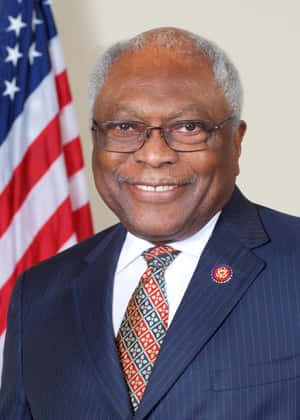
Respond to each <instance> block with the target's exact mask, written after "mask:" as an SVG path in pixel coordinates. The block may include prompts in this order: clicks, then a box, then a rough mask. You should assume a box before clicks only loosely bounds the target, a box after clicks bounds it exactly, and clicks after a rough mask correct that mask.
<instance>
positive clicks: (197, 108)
mask: <svg viewBox="0 0 300 420" xmlns="http://www.w3.org/2000/svg"><path fill="white" fill-rule="evenodd" d="M114 111H115V112H128V113H130V114H131V115H132V116H134V117H137V118H141V117H144V116H145V113H144V111H142V110H140V109H139V110H137V109H136V108H135V107H133V106H131V105H130V104H116V105H114ZM186 112H192V113H195V114H196V113H197V114H199V113H202V114H203V113H205V114H207V115H208V113H207V109H205V108H203V107H202V106H201V105H199V104H189V105H186V106H184V107H183V108H181V109H179V110H177V111H174V112H170V113H169V114H167V116H166V117H167V119H170V120H171V119H174V118H178V117H180V116H181V115H183V114H184V113H186Z"/></svg>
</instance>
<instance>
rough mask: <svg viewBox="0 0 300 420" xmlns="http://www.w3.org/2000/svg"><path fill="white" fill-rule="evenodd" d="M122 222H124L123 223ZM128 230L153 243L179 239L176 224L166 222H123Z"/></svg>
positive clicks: (178, 230)
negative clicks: (145, 223)
mask: <svg viewBox="0 0 300 420" xmlns="http://www.w3.org/2000/svg"><path fill="white" fill-rule="evenodd" d="M123 224H124V223H123ZM124 225H125V227H126V228H127V230H128V231H129V232H131V233H132V234H133V235H135V236H138V237H139V238H142V239H145V240H147V241H149V242H152V243H154V244H162V243H167V242H174V241H176V240H179V239H180V233H179V232H180V229H178V225H173V224H172V225H168V224H167V223H161V222H160V223H159V224H157V223H152V224H149V223H148V224H147V225H144V224H137V223H134V224H128V223H127V224H124Z"/></svg>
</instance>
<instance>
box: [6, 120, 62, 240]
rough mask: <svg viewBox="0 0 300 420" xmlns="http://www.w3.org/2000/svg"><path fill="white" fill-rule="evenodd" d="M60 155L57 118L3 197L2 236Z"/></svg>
mask: <svg viewBox="0 0 300 420" xmlns="http://www.w3.org/2000/svg"><path fill="white" fill-rule="evenodd" d="M60 153H61V136H60V127H59V118H58V116H56V117H55V118H54V119H53V120H52V121H51V122H50V123H49V124H48V125H47V127H46V128H45V129H44V130H43V131H42V132H41V134H40V135H39V136H38V137H37V138H36V140H35V141H34V142H33V143H32V144H31V145H30V146H29V148H28V149H27V151H26V153H25V155H24V157H23V160H22V161H21V162H20V164H19V165H18V166H17V167H16V169H15V170H14V172H13V175H12V178H11V179H10V181H9V183H8V184H7V186H6V187H5V189H4V190H3V192H2V193H1V195H0V209H1V217H0V237H1V236H2V235H3V233H4V232H5V231H6V229H7V228H8V226H9V224H10V222H11V220H12V218H13V216H14V214H15V213H16V212H17V211H18V210H19V208H20V207H21V205H22V203H23V202H24V200H25V199H26V197H27V195H28V193H29V192H30V190H31V189H32V188H33V187H34V185H35V184H36V183H37V182H38V181H39V179H40V178H41V177H42V176H43V175H44V174H45V173H46V172H47V170H48V168H49V167H50V165H51V164H52V163H53V162H54V161H55V160H56V159H57V158H58V156H59V155H60Z"/></svg>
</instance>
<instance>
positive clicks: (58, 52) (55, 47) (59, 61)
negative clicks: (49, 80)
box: [49, 35, 65, 76]
mask: <svg viewBox="0 0 300 420" xmlns="http://www.w3.org/2000/svg"><path fill="white" fill-rule="evenodd" d="M49 54H50V58H51V67H52V70H53V72H54V74H55V76H56V75H57V74H60V73H61V72H62V71H64V70H65V60H64V57H63V53H62V48H61V43H60V40H59V38H58V36H57V35H56V36H55V37H53V38H52V39H51V40H50V41H49Z"/></svg>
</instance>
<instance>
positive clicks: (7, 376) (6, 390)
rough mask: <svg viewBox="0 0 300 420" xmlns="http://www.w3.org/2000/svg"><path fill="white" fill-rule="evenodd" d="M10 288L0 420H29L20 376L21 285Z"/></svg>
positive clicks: (17, 284)
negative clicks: (11, 291)
mask: <svg viewBox="0 0 300 420" xmlns="http://www.w3.org/2000/svg"><path fill="white" fill-rule="evenodd" d="M23 276H24V275H21V276H20V277H19V279H18V280H17V282H16V285H15V287H14V290H13V293H12V296H11V300H10V305H9V310H8V314H7V330H6V339H5V346H4V364H3V373H2V382H1V384H2V385H1V390H0V419H1V420H32V419H33V417H32V415H31V412H30V407H29V404H28V402H27V401H26V396H25V391H24V385H23V375H22V282H23Z"/></svg>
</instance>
